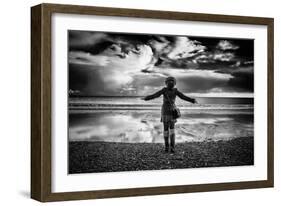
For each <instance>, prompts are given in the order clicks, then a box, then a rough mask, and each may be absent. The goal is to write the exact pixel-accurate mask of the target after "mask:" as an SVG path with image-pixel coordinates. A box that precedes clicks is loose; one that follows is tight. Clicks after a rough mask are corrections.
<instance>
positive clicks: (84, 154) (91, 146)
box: [68, 137, 254, 174]
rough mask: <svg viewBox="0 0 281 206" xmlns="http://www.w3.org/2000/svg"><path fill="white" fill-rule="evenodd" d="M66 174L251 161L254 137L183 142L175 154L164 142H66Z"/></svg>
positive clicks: (246, 162) (240, 163) (237, 163)
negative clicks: (67, 171) (67, 167)
mask: <svg viewBox="0 0 281 206" xmlns="http://www.w3.org/2000/svg"><path fill="white" fill-rule="evenodd" d="M68 158H69V173H70V174H78V173H96V172H121V171H139V170H162V169H184V168H202V167H222V166H243V165H253V164H254V138H253V137H239V138H235V139H231V140H218V141H203V142H185V143H177V144H176V153H175V154H173V153H165V152H164V144H163V143H120V142H101V141H99V142H91V141H71V142H69V156H68Z"/></svg>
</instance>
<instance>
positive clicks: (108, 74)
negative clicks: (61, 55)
mask: <svg viewBox="0 0 281 206" xmlns="http://www.w3.org/2000/svg"><path fill="white" fill-rule="evenodd" d="M253 59H254V42H253V40H249V39H227V38H207V37H186V36H164V35H139V34H123V33H101V32H86V31H69V63H70V74H69V79H70V84H69V85H70V89H71V90H72V91H81V92H82V93H84V94H85V95H87V94H88V95H118V94H119V95H144V94H146V93H148V92H151V91H152V90H153V91H155V90H157V89H159V88H161V87H162V86H164V84H163V82H164V81H163V80H164V79H165V77H167V76H175V77H176V78H177V80H178V84H177V85H178V86H179V87H180V88H182V90H183V92H193V93H196V92H200V93H206V92H210V91H216V92H253V67H254V62H253ZM74 65H75V66H74Z"/></svg>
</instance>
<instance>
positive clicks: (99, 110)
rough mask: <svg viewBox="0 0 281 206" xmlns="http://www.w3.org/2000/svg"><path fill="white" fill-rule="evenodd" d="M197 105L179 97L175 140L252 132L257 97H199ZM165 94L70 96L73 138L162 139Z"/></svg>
mask: <svg viewBox="0 0 281 206" xmlns="http://www.w3.org/2000/svg"><path fill="white" fill-rule="evenodd" d="M195 98H196V100H197V102H198V104H192V103H189V102H186V101H183V100H181V99H180V98H176V105H177V106H178V108H179V109H180V111H181V114H182V116H181V117H180V118H179V119H177V122H176V126H175V133H176V142H201V141H220V140H222V141H227V140H231V139H234V138H238V137H253V136H254V98H234V97H195ZM162 102H163V99H162V97H160V98H156V99H153V100H150V101H144V100H141V97H70V98H69V99H68V125H69V131H68V134H69V136H68V138H69V141H104V142H124V143H163V141H164V140H163V123H162V122H160V111H161V105H162Z"/></svg>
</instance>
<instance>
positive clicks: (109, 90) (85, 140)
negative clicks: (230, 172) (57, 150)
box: [66, 30, 255, 174]
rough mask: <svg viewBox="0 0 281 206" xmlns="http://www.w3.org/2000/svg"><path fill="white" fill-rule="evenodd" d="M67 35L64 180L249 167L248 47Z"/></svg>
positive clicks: (199, 39)
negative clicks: (83, 175) (66, 177)
mask: <svg viewBox="0 0 281 206" xmlns="http://www.w3.org/2000/svg"><path fill="white" fill-rule="evenodd" d="M67 35H68V51H66V52H67V55H68V173H69V174H79V173H102V172H124V171H145V170H146V171H147V170H166V169H189V168H205V167H230V166H231V167H234V166H245V165H248V166H249V165H254V139H255V137H254V39H242V38H227V37H206V36H205V37H203V36H179V35H165V34H139V33H114V32H101V31H80V30H68V34H67Z"/></svg>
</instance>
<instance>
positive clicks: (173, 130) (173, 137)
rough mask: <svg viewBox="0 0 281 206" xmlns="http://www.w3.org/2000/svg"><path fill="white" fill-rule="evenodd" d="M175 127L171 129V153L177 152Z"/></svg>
mask: <svg viewBox="0 0 281 206" xmlns="http://www.w3.org/2000/svg"><path fill="white" fill-rule="evenodd" d="M175 136H176V135H175V129H170V149H171V153H175Z"/></svg>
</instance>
